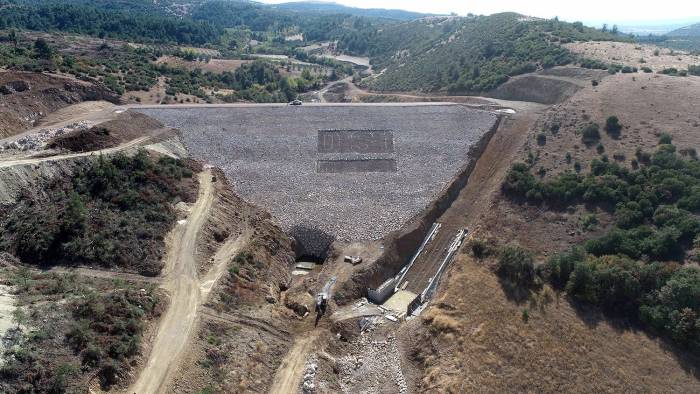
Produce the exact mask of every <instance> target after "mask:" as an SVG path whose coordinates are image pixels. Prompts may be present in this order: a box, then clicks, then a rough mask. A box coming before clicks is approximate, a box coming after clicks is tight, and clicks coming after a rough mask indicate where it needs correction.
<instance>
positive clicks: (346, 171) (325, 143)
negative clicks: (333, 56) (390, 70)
mask: <svg viewBox="0 0 700 394" xmlns="http://www.w3.org/2000/svg"><path fill="white" fill-rule="evenodd" d="M132 111H138V112H141V113H144V114H146V115H148V116H151V117H153V118H155V119H158V120H159V121H161V122H163V123H164V124H165V125H166V126H169V127H173V128H176V129H179V130H180V131H181V132H182V137H183V141H184V143H185V145H186V146H187V148H188V150H189V151H190V153H191V155H192V156H193V157H194V158H196V159H198V160H202V161H204V162H205V163H208V164H211V165H214V166H217V167H220V168H222V169H223V170H224V172H225V173H226V175H227V177H228V178H229V180H230V181H231V182H232V184H233V185H234V188H235V190H236V192H237V193H239V194H240V195H241V196H242V197H243V198H245V199H247V200H248V201H251V202H253V203H255V204H258V205H260V206H262V207H263V208H265V209H267V210H268V211H270V212H271V213H272V215H273V216H274V217H275V219H276V221H277V222H278V223H279V224H280V225H281V226H282V228H283V229H284V230H285V231H286V232H287V233H288V234H290V235H292V236H294V237H295V238H296V240H297V242H298V243H299V244H300V245H301V246H302V247H303V252H304V253H305V254H312V255H318V254H319V253H323V252H324V251H325V249H326V248H327V247H328V245H329V244H330V242H332V241H333V240H334V239H339V240H343V241H351V240H352V241H359V240H374V239H379V238H382V237H383V236H384V235H386V234H387V233H389V232H391V231H394V230H398V229H400V228H401V226H402V225H404V224H405V223H406V222H407V221H408V220H409V219H411V218H412V217H413V216H414V215H416V214H418V213H420V211H421V210H422V209H424V208H425V207H426V206H427V205H428V204H429V203H430V202H431V201H432V200H433V199H434V198H435V197H436V196H437V195H438V194H439V193H440V191H441V190H442V189H443V188H445V187H446V186H447V185H448V184H449V182H450V181H451V180H452V179H453V178H454V176H455V175H456V174H457V173H458V172H459V170H460V169H461V168H462V167H463V166H465V165H466V164H467V163H468V161H469V160H470V159H473V158H471V157H469V149H470V148H471V147H472V146H473V145H474V144H476V143H477V142H479V141H480V140H481V139H482V138H483V137H484V135H485V134H486V133H487V132H488V131H489V130H490V129H491V128H492V127H493V126H494V125H495V122H496V120H497V118H496V116H495V115H494V114H492V113H488V112H484V111H479V110H472V109H469V108H467V107H464V106H460V105H410V104H407V105H351V104H350V105H332V106H322V105H303V106H267V105H261V106H253V105H243V106H222V107H148V108H138V109H132Z"/></svg>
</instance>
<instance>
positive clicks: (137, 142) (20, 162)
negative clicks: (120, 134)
mask: <svg viewBox="0 0 700 394" xmlns="http://www.w3.org/2000/svg"><path fill="white" fill-rule="evenodd" d="M151 138H152V137H151V136H145V137H139V138H136V139H134V140H131V141H129V142H126V143H124V144H121V145H118V146H115V147H113V148H107V149H102V150H97V151H90V152H80V153H67V154H64V155H55V156H46V157H24V158H19V159H12V160H4V161H0V168H6V167H13V166H26V165H30V164H41V163H44V162H47V161H57V160H65V159H76V158H79V157H86V156H93V155H95V156H99V155H109V154H112V153H116V152H119V151H123V150H127V149H130V148H135V147H138V146H141V145H143V144H144V143H145V142H146V141H148V140H150V139H151Z"/></svg>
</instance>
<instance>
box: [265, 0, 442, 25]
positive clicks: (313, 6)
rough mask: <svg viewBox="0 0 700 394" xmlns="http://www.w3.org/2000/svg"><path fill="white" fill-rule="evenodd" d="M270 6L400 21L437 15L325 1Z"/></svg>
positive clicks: (298, 10) (272, 6) (290, 9)
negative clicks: (357, 6)
mask: <svg viewBox="0 0 700 394" xmlns="http://www.w3.org/2000/svg"><path fill="white" fill-rule="evenodd" d="M269 7H271V8H276V9H280V10H285V11H296V12H314V13H319V14H348V15H354V16H364V17H370V18H384V19H394V20H399V21H410V20H414V19H419V18H424V17H427V16H435V14H423V13H420V12H412V11H405V10H399V9H384V8H356V7H348V6H345V5H342V4H338V3H334V2H325V1H292V2H288V3H280V4H274V5H270V6H269Z"/></svg>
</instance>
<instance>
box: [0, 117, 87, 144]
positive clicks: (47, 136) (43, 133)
mask: <svg viewBox="0 0 700 394" xmlns="http://www.w3.org/2000/svg"><path fill="white" fill-rule="evenodd" d="M89 127H90V125H89V122H87V121H85V120H81V121H80V122H76V123H71V124H69V125H66V126H64V127H57V128H46V129H41V130H39V131H37V132H35V133H31V134H26V135H23V136H22V137H20V138H18V139H16V140H14V141H10V142H4V143H2V144H0V152H2V151H9V150H16V151H30V150H42V149H45V148H46V145H47V144H48V142H49V141H51V140H52V139H53V138H55V137H58V136H61V135H64V134H68V133H72V132H75V131H82V130H87V129H88V128H89Z"/></svg>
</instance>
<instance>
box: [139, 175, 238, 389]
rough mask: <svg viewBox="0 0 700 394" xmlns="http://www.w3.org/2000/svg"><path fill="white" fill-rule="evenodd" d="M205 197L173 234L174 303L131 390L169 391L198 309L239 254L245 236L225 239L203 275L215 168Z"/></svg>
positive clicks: (167, 273) (168, 282)
mask: <svg viewBox="0 0 700 394" xmlns="http://www.w3.org/2000/svg"><path fill="white" fill-rule="evenodd" d="M199 185H200V189H199V197H198V198H197V202H196V203H195V204H194V206H193V207H192V209H191V211H190V214H189V215H188V217H187V219H186V220H187V221H186V222H185V223H180V224H178V225H177V227H176V228H175V229H174V230H173V231H172V233H171V234H170V236H169V237H168V245H169V247H168V253H167V257H166V265H165V268H164V272H163V276H164V283H163V288H164V289H165V290H166V291H167V292H168V293H169V294H170V305H169V306H168V310H167V311H166V313H165V315H164V316H163V318H162V319H161V322H160V326H159V327H158V332H157V334H156V337H155V339H154V341H153V347H152V349H151V353H150V354H149V357H148V362H147V364H146V366H145V367H144V369H143V370H142V371H141V374H140V375H139V378H138V380H137V381H136V382H135V383H134V384H133V385H132V386H131V387H130V388H129V390H128V391H129V392H130V393H162V392H166V388H167V383H168V382H169V381H170V380H171V378H172V375H173V373H174V372H175V371H176V369H177V366H178V363H179V361H180V358H181V357H182V354H183V352H184V350H185V348H186V346H187V344H188V342H189V340H190V337H191V335H192V333H194V332H195V326H196V318H197V311H198V309H199V307H200V306H201V305H202V304H203V303H204V301H206V297H207V295H208V294H209V292H210V291H211V289H212V288H213V286H214V284H215V282H216V281H217V279H218V278H219V277H220V276H221V274H222V273H223V272H224V271H225V268H226V263H227V262H228V261H229V257H230V256H232V255H234V254H235V253H237V251H238V250H239V248H240V245H241V243H242V242H243V240H244V238H245V237H243V236H241V237H238V238H236V239H234V240H230V241H229V242H227V243H225V244H224V245H223V246H222V247H221V249H220V250H219V252H217V253H216V255H215V257H214V259H215V263H214V265H213V266H212V268H211V270H210V271H209V272H208V273H207V274H206V275H205V276H204V278H203V279H202V280H200V279H199V277H198V275H197V264H196V262H195V251H196V248H197V235H198V234H199V232H200V231H201V230H202V227H203V225H204V223H205V222H206V218H207V215H208V214H209V212H210V211H211V209H212V206H213V204H214V200H215V195H216V194H215V192H214V185H213V183H212V173H211V171H210V170H205V171H203V172H202V173H201V174H200V175H199Z"/></svg>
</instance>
